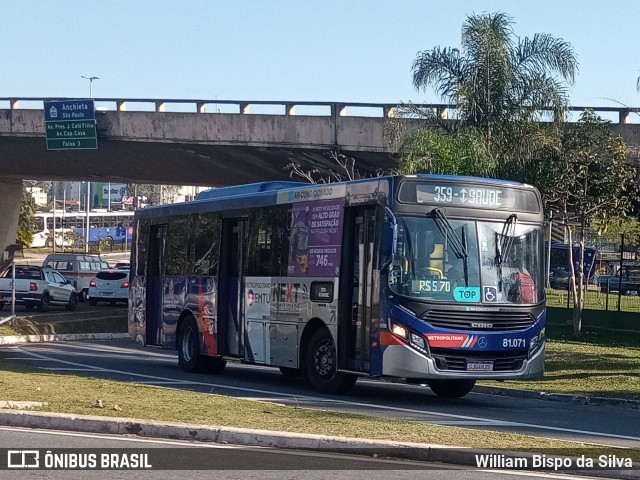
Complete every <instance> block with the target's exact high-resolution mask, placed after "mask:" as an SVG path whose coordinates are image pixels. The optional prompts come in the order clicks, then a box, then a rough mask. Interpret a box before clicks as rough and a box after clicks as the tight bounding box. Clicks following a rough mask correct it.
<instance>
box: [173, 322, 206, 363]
mask: <svg viewBox="0 0 640 480" xmlns="http://www.w3.org/2000/svg"><path fill="white" fill-rule="evenodd" d="M205 360H206V359H205V358H203V356H202V355H200V334H199V333H198V325H197V324H196V319H195V318H193V317H192V316H188V317H186V318H185V319H184V321H183V322H182V327H181V328H180V334H179V335H178V365H179V366H180V368H182V370H184V371H185V372H189V373H194V372H202V371H204V370H205V367H206V365H205Z"/></svg>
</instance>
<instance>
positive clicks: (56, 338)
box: [0, 333, 131, 345]
mask: <svg viewBox="0 0 640 480" xmlns="http://www.w3.org/2000/svg"><path fill="white" fill-rule="evenodd" d="M125 338H131V335H129V334H128V333H61V334H56V335H6V336H0V345H18V344H21V343H39V342H65V341H73V340H121V339H125Z"/></svg>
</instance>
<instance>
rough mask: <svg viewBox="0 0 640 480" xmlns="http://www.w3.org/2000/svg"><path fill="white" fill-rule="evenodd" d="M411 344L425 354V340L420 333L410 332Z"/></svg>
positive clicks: (426, 351)
mask: <svg viewBox="0 0 640 480" xmlns="http://www.w3.org/2000/svg"><path fill="white" fill-rule="evenodd" d="M411 346H412V347H413V348H415V349H416V350H419V351H420V352H422V353H424V354H427V353H428V350H427V342H425V339H424V337H423V336H422V335H418V334H417V333H413V332H411Z"/></svg>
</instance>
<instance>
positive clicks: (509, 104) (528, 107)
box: [401, 12, 578, 179]
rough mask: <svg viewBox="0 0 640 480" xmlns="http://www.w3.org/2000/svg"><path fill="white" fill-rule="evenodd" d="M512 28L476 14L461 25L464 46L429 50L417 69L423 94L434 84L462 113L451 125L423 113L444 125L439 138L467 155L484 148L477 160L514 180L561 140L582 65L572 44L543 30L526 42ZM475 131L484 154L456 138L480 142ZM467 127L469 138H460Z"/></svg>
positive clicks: (499, 17) (501, 17)
mask: <svg viewBox="0 0 640 480" xmlns="http://www.w3.org/2000/svg"><path fill="white" fill-rule="evenodd" d="M512 26H513V20H512V19H511V17H509V16H508V15H506V14H505V13H501V12H498V13H493V14H487V13H484V14H481V15H472V16H469V17H467V20H466V22H465V23H464V24H463V27H462V43H461V48H460V49H458V48H450V47H444V48H443V47H434V48H433V49H431V50H425V51H423V52H420V53H418V55H417V58H416V59H415V61H414V63H413V66H412V72H413V84H414V86H415V87H416V89H418V90H422V89H427V88H429V87H434V88H435V90H436V92H437V93H438V94H439V95H440V97H441V98H442V99H443V100H444V101H445V102H447V103H449V104H453V105H455V107H456V109H457V112H458V118H457V120H455V121H453V122H451V121H450V122H449V123H450V125H449V126H444V124H443V122H442V121H441V120H440V119H439V118H438V116H436V115H434V114H433V112H424V113H423V114H422V115H421V116H422V118H424V119H426V120H427V122H428V124H431V126H433V125H434V124H438V130H439V132H438V133H439V134H440V135H445V136H453V137H454V138H453V140H452V141H453V142H454V144H456V145H460V146H461V147H462V148H463V151H462V152H461V153H462V154H464V153H467V152H468V148H467V147H469V146H474V147H476V148H478V150H477V151H476V152H475V153H474V156H475V157H476V158H479V159H482V160H484V161H485V163H484V165H483V167H482V170H490V172H489V173H490V176H502V177H510V178H514V176H513V172H514V168H515V170H516V171H517V170H520V169H522V167H523V166H527V165H528V164H531V163H533V162H534V160H535V157H536V154H537V153H538V152H539V150H540V149H542V148H545V147H546V146H547V145H550V144H554V142H555V143H557V139H558V138H559V126H560V122H561V121H562V120H563V119H564V111H565V110H566V107H567V105H568V97H567V94H566V85H567V84H570V83H572V82H573V80H574V77H575V74H576V72H577V68H578V63H577V60H576V57H575V55H574V53H573V49H572V47H571V45H570V44H569V43H567V42H565V41H564V40H562V39H557V38H555V37H553V36H551V35H548V34H544V33H539V34H535V35H534V36H533V38H531V39H529V38H524V39H519V38H517V37H516V36H515V34H514V32H513V29H512ZM417 110H418V109H417V108H416V107H415V106H409V107H408V108H407V109H405V111H409V112H411V113H412V114H413V115H416V111H417ZM541 111H549V112H551V113H552V115H553V117H552V119H553V120H554V121H553V122H547V123H546V124H543V123H541V122H539V120H540V119H541V118H543V116H542V114H541ZM417 116H420V114H419V113H418V114H417ZM469 128H472V129H474V131H475V132H478V134H479V135H480V137H481V138H482V140H483V143H484V146H483V148H482V149H480V148H479V145H478V143H477V142H473V143H469V142H465V141H461V140H460V139H456V138H455V136H456V135H461V137H462V138H463V139H467V140H468V139H470V138H471V137H473V136H474V135H473V133H472V132H470V131H469V130H467V129H469ZM460 129H462V133H455V132H457V131H458V130H460ZM452 133H453V135H452ZM420 135H421V133H420V132H417V133H413V134H410V135H408V136H407V137H405V142H403V143H409V144H412V143H413V144H415V142H416V139H415V137H416V136H420ZM426 145H427V147H430V146H431V147H435V148H431V149H428V150H427V151H428V152H429V154H430V155H431V157H433V158H434V159H438V158H439V155H438V148H439V145H440V143H439V142H435V141H431V142H430V143H427V144H426ZM405 150H406V149H405ZM401 151H403V149H401ZM442 165H443V166H444V165H447V164H446V162H442ZM451 173H459V172H451ZM514 179H515V178H514Z"/></svg>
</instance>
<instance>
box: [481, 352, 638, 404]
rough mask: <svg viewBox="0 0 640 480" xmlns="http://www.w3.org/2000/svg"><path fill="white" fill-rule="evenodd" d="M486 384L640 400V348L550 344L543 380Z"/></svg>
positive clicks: (489, 383)
mask: <svg viewBox="0 0 640 480" xmlns="http://www.w3.org/2000/svg"><path fill="white" fill-rule="evenodd" d="M482 384H485V385H495V386H501V387H509V388H518V389H525V390H538V391H543V392H549V393H566V394H578V395H585V396H591V397H609V398H623V399H628V400H640V348H636V347H623V346H619V347H615V346H602V345H595V344H589V343H582V342H574V341H568V340H564V341H559V340H552V341H548V342H547V351H546V357H545V373H544V378H542V379H541V380H535V381H533V380H531V381H527V380H519V381H517V382H516V381H505V382H482Z"/></svg>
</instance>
